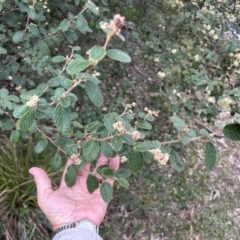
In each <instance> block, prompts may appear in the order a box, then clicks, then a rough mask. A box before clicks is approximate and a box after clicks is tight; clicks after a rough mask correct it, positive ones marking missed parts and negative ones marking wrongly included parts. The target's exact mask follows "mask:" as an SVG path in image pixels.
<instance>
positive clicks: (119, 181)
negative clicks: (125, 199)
mask: <svg viewBox="0 0 240 240" xmlns="http://www.w3.org/2000/svg"><path fill="white" fill-rule="evenodd" d="M117 181H118V183H119V184H120V185H121V186H123V187H125V188H128V187H129V182H128V181H127V180H126V179H124V178H118V179H117Z"/></svg>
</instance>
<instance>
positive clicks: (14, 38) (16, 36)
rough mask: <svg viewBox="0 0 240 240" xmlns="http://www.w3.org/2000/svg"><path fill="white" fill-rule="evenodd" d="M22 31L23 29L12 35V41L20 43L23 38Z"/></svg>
mask: <svg viewBox="0 0 240 240" xmlns="http://www.w3.org/2000/svg"><path fill="white" fill-rule="evenodd" d="M23 36H24V32H23V31H17V32H15V33H14V34H13V36H12V41H13V43H16V44H17V43H20V42H21V41H22V40H23Z"/></svg>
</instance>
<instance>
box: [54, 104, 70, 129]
mask: <svg viewBox="0 0 240 240" xmlns="http://www.w3.org/2000/svg"><path fill="white" fill-rule="evenodd" d="M53 121H54V124H55V125H56V126H57V128H58V129H59V130H60V131H62V132H64V131H65V130H67V129H68V128H69V127H70V124H71V112H70V109H69V108H64V107H63V106H62V105H61V104H60V103H58V105H57V106H56V108H55V109H54V112H53Z"/></svg>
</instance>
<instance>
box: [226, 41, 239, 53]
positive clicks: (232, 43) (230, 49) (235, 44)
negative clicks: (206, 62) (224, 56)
mask: <svg viewBox="0 0 240 240" xmlns="http://www.w3.org/2000/svg"><path fill="white" fill-rule="evenodd" d="M237 47H238V44H237V42H236V41H232V42H231V43H230V44H229V48H228V53H233V52H234V51H235V50H236V48H237Z"/></svg>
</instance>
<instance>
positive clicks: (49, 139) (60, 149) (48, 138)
mask: <svg viewBox="0 0 240 240" xmlns="http://www.w3.org/2000/svg"><path fill="white" fill-rule="evenodd" d="M37 130H38V132H40V133H41V134H42V135H43V136H44V137H45V138H46V139H47V140H48V141H49V142H51V143H52V144H53V145H54V146H55V147H56V148H57V149H58V150H59V151H61V152H62V153H64V154H65V155H67V153H66V152H65V151H64V150H63V149H62V148H60V147H58V146H57V145H56V144H55V142H54V141H53V140H52V139H51V138H50V137H48V136H47V135H46V134H45V133H43V132H42V131H41V130H40V129H39V128H38V129H37Z"/></svg>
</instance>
